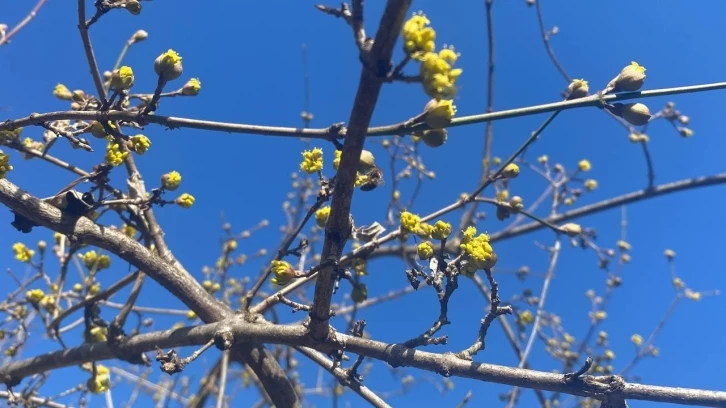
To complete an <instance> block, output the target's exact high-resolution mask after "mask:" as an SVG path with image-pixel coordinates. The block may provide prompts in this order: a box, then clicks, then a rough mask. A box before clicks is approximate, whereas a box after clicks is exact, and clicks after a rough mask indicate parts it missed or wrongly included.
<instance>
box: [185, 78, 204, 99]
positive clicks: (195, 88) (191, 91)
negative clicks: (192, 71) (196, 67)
mask: <svg viewBox="0 0 726 408" xmlns="http://www.w3.org/2000/svg"><path fill="white" fill-rule="evenodd" d="M201 89H202V83H201V82H199V79H197V78H192V79H190V80H188V81H187V83H186V84H184V86H183V87H182V92H181V93H182V95H184V96H197V95H198V94H199V91H200V90H201Z"/></svg>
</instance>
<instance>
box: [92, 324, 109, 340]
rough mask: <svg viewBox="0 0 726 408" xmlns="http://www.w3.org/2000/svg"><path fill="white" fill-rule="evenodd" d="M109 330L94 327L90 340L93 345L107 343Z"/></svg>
mask: <svg viewBox="0 0 726 408" xmlns="http://www.w3.org/2000/svg"><path fill="white" fill-rule="evenodd" d="M107 334H108V329H107V328H105V327H98V326H96V327H93V328H91V330H90V331H89V336H88V340H89V342H91V343H105V342H106V335H107Z"/></svg>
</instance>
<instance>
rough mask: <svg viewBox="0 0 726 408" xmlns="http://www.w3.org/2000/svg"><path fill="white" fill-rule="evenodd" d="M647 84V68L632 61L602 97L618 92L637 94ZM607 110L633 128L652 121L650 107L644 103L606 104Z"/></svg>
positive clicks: (610, 83) (604, 90)
mask: <svg viewBox="0 0 726 408" xmlns="http://www.w3.org/2000/svg"><path fill="white" fill-rule="evenodd" d="M644 82H645V67H644V66H642V65H640V64H638V63H637V62H635V61H632V62H631V63H630V65H627V66H626V67H624V68H623V69H622V70H620V73H619V74H618V75H617V76H616V77H615V78H613V79H612V80H610V82H609V83H608V84H607V86H606V87H605V89H603V90H602V91H601V92H600V93H601V94H602V95H605V94H608V93H616V92H635V91H637V90H639V89H640V88H641V87H642V86H643V83H644ZM605 108H606V109H607V110H609V111H610V112H611V113H613V114H614V115H616V116H619V117H621V118H623V119H625V120H626V121H627V122H628V123H630V124H631V125H633V126H643V125H645V124H646V123H648V121H650V118H651V116H652V115H651V113H650V110H649V109H648V107H647V106H646V105H644V104H642V103H627V104H622V103H614V104H606V105H605Z"/></svg>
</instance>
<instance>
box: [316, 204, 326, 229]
mask: <svg viewBox="0 0 726 408" xmlns="http://www.w3.org/2000/svg"><path fill="white" fill-rule="evenodd" d="M329 216H330V206H325V207H323V208H321V209H319V210H318V211H315V222H316V223H317V224H318V227H320V228H325V224H326V223H327V222H328V217H329Z"/></svg>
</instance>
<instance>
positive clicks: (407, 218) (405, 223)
mask: <svg viewBox="0 0 726 408" xmlns="http://www.w3.org/2000/svg"><path fill="white" fill-rule="evenodd" d="M420 224H421V217H419V216H418V215H416V214H412V213H410V212H408V211H404V212H402V213H401V231H403V232H416V231H417V230H418V229H419V226H420Z"/></svg>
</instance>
